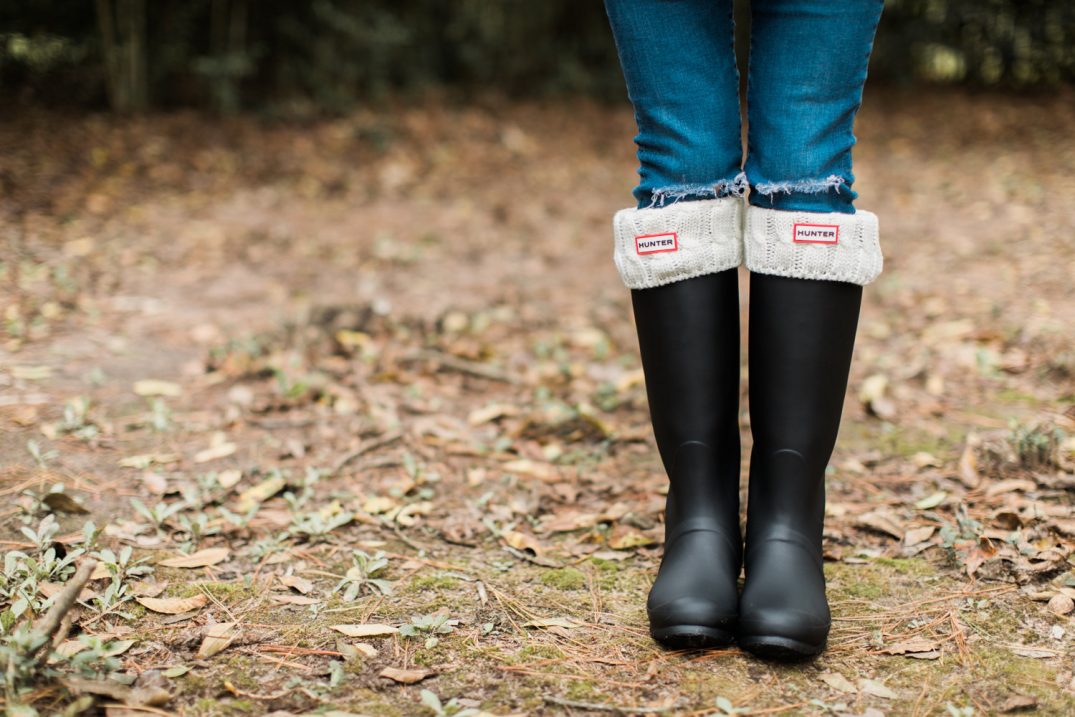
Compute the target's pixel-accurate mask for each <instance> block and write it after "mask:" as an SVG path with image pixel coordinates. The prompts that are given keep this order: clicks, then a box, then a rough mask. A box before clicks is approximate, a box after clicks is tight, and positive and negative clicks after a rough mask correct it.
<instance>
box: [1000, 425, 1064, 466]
mask: <svg viewBox="0 0 1075 717" xmlns="http://www.w3.org/2000/svg"><path fill="white" fill-rule="evenodd" d="M1010 428H1011V434H1010V435H1009V437H1008V441H1009V443H1011V446H1012V450H1013V451H1015V457H1016V460H1017V461H1018V462H1019V466H1020V467H1021V468H1025V469H1026V470H1040V469H1047V468H1055V467H1056V466H1058V465H1059V462H1060V458H1059V456H1060V446H1062V445H1063V444H1064V439H1065V438H1066V436H1065V435H1064V431H1063V430H1061V429H1060V428H1059V427H1058V426H1053V425H1050V424H1037V425H1029V426H1027V425H1021V424H1019V423H1017V422H1015V421H1012V423H1011V424H1010Z"/></svg>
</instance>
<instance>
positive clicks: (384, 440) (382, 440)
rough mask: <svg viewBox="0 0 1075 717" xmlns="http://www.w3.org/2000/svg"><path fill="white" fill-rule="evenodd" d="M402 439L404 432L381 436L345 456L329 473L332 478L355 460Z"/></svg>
mask: <svg viewBox="0 0 1075 717" xmlns="http://www.w3.org/2000/svg"><path fill="white" fill-rule="evenodd" d="M402 437H403V433H402V432H400V431H394V432H392V433H389V434H387V435H384V436H380V437H379V438H374V439H372V440H369V441H366V442H365V443H363V444H362V445H360V446H359V447H358V448H356V449H354V450H353V451H351V452H350V453H347V454H345V455H344V456H343V457H342V458H340V460H338V461H336V465H334V466H333V467H332V472H331V473H329V476H330V477H331V476H334V475H336V474H337V473H339V472H340V471H342V470H343V469H344V468H345V467H346V466H347V464H348V463H350V462H351V461H353V460H354V459H356V458H358V457H359V456H361V455H362V454H364V453H369V452H370V451H372V450H373V449H375V448H380V447H381V446H386V445H388V444H389V443H392V442H394V441H398V440H399V439H400V438H402Z"/></svg>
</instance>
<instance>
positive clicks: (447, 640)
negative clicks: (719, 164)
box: [0, 89, 1075, 717]
mask: <svg viewBox="0 0 1075 717" xmlns="http://www.w3.org/2000/svg"><path fill="white" fill-rule="evenodd" d="M1072 106H1075V97H1073V96H1072V95H1071V93H1070V92H1064V93H1059V94H1056V95H1052V96H1046V97H1016V96H1008V95H995V94H983V95H973V94H964V93H957V92H954V91H951V90H945V91H940V90H938V91H931V92H922V91H915V92H900V91H894V90H892V91H886V90H881V89H876V90H874V91H872V92H868V93H867V101H866V104H865V106H864V108H863V111H862V113H861V115H860V119H859V125H858V136H859V144H858V146H857V148H856V155H855V160H856V175H857V181H856V185H855V186H856V189H857V190H858V191H859V192H860V199H859V201H858V206H860V207H862V208H865V209H870V210H872V211H874V212H876V213H877V214H878V215H879V216H880V219H881V227H882V247H883V249H884V252H885V271H884V273H883V274H882V275H881V277H880V278H879V279H878V280H877V281H876V282H875V283H874V284H872V285H871V286H870V287H869V288H868V289H867V291H866V299H865V306H864V310H863V316H862V321H861V324H860V331H859V340H858V344H857V347H856V358H855V363H854V367H853V371H852V379H851V386H850V388H849V391H848V397H847V402H846V406H845V412H844V422H843V426H842V429H841V434H840V439H839V443H838V446H837V449H836V453H835V455H834V456H833V459H832V462H831V467H830V474H829V479H828V519H827V524H826V556H827V558H828V560H827V563H826V572H827V575H828V579H829V598H830V602H831V604H832V608H833V614H834V627H833V632H832V635H831V638H830V647H829V649H828V650H827V651H826V652H825V653H824V654H823V655H822V656H821V657H820V658H818V659H817V660H815V661H813V662H810V663H806V664H802V665H793V666H779V665H773V664H767V663H765V662H762V661H759V660H757V659H755V658H753V657H749V656H747V655H746V654H744V653H741V652H740V651H738V650H736V649H728V650H721V651H709V652H694V653H677V652H668V651H665V650H662V649H661V648H660V647H659V646H657V645H656V644H654V643H653V642H652V641H651V640H650V639H649V637H648V634H647V631H646V619H645V610H644V603H645V597H646V592H647V590H648V587H649V584H650V581H651V580H652V578H653V575H654V574H655V571H656V568H657V565H658V562H659V557H660V540H661V538H662V526H661V523H660V521H661V509H662V505H663V496H662V491H663V489H664V483H665V479H664V477H663V474H662V473H661V472H660V467H659V463H658V459H657V456H656V451H655V447H654V444H653V440H652V436H651V434H650V427H649V423H648V415H647V413H646V401H645V391H644V384H643V382H642V375H641V371H640V363H639V359H638V353H637V342H636V339H635V336H634V329H633V325H632V318H631V311H630V303H629V295H628V292H627V290H626V289H624V288H623V286H622V284H621V283H620V280H619V277H618V276H617V274H616V273H615V268H614V266H613V264H612V261H611V253H612V244H611V229H610V218H611V215H612V213H613V212H614V211H615V210H617V209H619V208H621V207H623V206H627V205H628V204H630V203H631V199H630V194H629V192H630V190H631V187H632V186H633V180H634V174H633V172H634V167H635V163H634V157H633V152H634V148H633V145H632V143H631V138H632V136H633V134H634V127H633V121H632V117H631V114H630V110H629V108H627V107H626V106H615V107H605V106H599V105H592V104H587V103H581V102H571V101H566V100H565V101H560V102H556V103H531V104H518V103H507V102H503V101H498V100H487V101H483V102H479V103H476V104H470V105H467V106H454V105H452V104H450V103H448V102H443V101H442V102H432V101H430V102H428V103H424V104H418V105H414V104H412V105H403V106H394V107H390V108H380V109H376V110H374V109H370V110H366V111H360V112H356V113H355V114H353V115H350V116H347V117H344V118H339V119H332V120H325V121H320V122H316V123H309V124H294V123H290V124H289V123H277V122H273V121H270V120H266V119H259V118H254V117H247V118H240V119H230V120H215V119H211V118H206V117H202V116H197V115H186V114H177V115H165V116H150V117H145V118H137V119H122V118H115V117H108V116H84V117H69V116H59V115H55V114H50V113H44V112H42V113H37V112H22V113H16V114H6V115H5V116H4V117H3V118H2V119H0V190H2V193H3V194H2V197H0V232H2V236H0V252H2V254H0V302H2V314H3V316H2V320H3V328H2V329H0V342H2V343H0V426H2V432H0V495H2V496H3V499H4V500H3V503H2V504H0V539H2V540H3V543H2V544H3V548H4V551H5V553H6V560H5V566H4V575H3V578H2V582H0V586H2V587H3V590H2V591H0V609H2V611H3V612H2V613H0V630H2V633H0V637H2V639H3V640H4V642H3V646H4V647H5V650H7V652H5V653H4V654H5V655H8V658H9V659H7V670H8V671H7V685H8V687H7V693H6V701H7V707H8V709H9V710H15V703H16V702H19V703H24V704H33V705H34V706H35V707H36V709H37V710H39V711H40V712H41V713H42V714H47V713H53V712H58V711H59V710H61V709H63V706H64V705H71V704H72V703H73V701H74V700H75V699H76V698H77V697H78V696H80V695H82V696H83V699H82V701H81V702H76V703H74V704H75V707H72V708H70V709H69V710H68V712H67V714H74V713H75V712H76V711H77V710H78V709H102V708H103V709H105V710H106V711H107V712H108V714H110V715H133V714H150V713H152V714H185V715H245V714H264V713H277V714H280V715H285V714H307V713H327V714H336V715H340V714H363V715H451V714H460V715H477V714H485V715H502V716H503V715H539V714H542V715H543V714H550V715H552V714H563V715H589V714H593V715H600V714H640V715H641V714H677V715H731V714H743V715H749V714H753V715H758V714H790V715H797V714H803V715H869V716H870V717H878V716H881V715H949V716H951V717H968V716H970V715H991V714H1000V713H1008V712H1035V713H1037V714H1043V715H1062V714H1073V713H1075V676H1073V670H1075V650H1073V646H1075V621H1073V617H1072V615H1073V611H1072V608H1073V601H1072V598H1075V570H1073V566H1075V557H1073V555H1072V549H1073V547H1075V516H1073V514H1072V505H1073V501H1072V497H1073V491H1075V440H1073V438H1072V436H1073V435H1075V341H1073V339H1075V293H1073V291H1072V283H1073V281H1072V280H1073V278H1075V232H1073V230H1072V227H1073V226H1075V201H1073V200H1075V141H1073V140H1072V137H1073V136H1075V114H1073V113H1072V112H1071V108H1072ZM742 278H743V279H745V274H744V275H743V277H742ZM741 286H742V287H743V290H742V295H743V296H742V298H743V305H744V317H745V316H746V313H745V312H746V305H747V302H748V297H747V295H746V282H745V281H743V282H742V283H741ZM744 330H745V321H744ZM744 345H745V344H744ZM746 381H747V377H746V372H745V356H744V382H743V386H744V400H743V402H742V426H743V440H744V447H745V449H749V445H750V443H749V441H750V432H749V415H748V412H747V406H746V401H745V387H746ZM748 455H749V450H744V460H746V458H747V457H748ZM746 469H747V465H746V463H744V476H745V475H746ZM745 488H746V480H745V478H744V480H743V489H744V505H745ZM57 494H60V495H57ZM49 515H54V516H55V525H53V524H52V520H50V519H49V518H48V516H49ZM87 521H92V522H93V524H94V529H91V530H90V531H89V535H90V537H87V532H86V531H84V529H83V526H84V524H85V523H86V522H87ZM125 547H130V548H131V549H132V550H131V551H130V555H129V556H128V555H125V553H124V550H123V549H124V548H125ZM49 550H53V551H54V552H53V553H49V552H48V551H49ZM80 551H84V552H80ZM379 552H383V556H380V555H378V553H379ZM91 554H92V555H94V556H95V557H96V558H97V559H98V560H99V561H100V562H99V566H98V570H97V572H96V573H95V574H94V577H93V579H92V580H91V581H90V582H89V583H88V585H87V587H86V589H85V590H84V591H83V592H82V594H81V596H80V599H79V601H78V603H77V604H76V605H75V607H74V608H73V610H72V612H71V613H69V615H68V621H67V623H65V625H64V626H63V627H62V628H61V630H60V635H58V637H57V644H58V645H59V652H61V653H62V654H63V655H65V657H57V658H56V659H55V660H54V662H53V663H52V664H51V665H50V666H42V665H40V664H38V665H36V666H33V667H32V668H31V669H29V672H28V675H29V676H28V677H24V678H22V681H21V682H18V681H17V680H15V678H13V676H12V675H13V672H12V671H13V670H14V669H15V667H13V665H16V664H22V663H18V659H21V658H10V655H11V654H13V653H11V649H12V648H11V644H13V643H11V640H12V639H13V638H12V637H11V635H12V634H14V628H13V624H15V623H16V622H18V620H17V619H16V618H18V617H19V615H17V613H20V610H21V611H22V612H21V613H20V614H21V620H22V622H23V623H25V622H26V621H27V620H28V619H29V617H30V616H31V615H30V613H33V612H37V613H41V612H43V611H44V610H46V609H47V608H48V604H49V603H48V598H49V596H52V595H55V594H56V592H57V591H58V590H59V589H60V585H59V583H61V582H63V581H64V580H66V579H68V578H69V577H70V574H71V572H72V571H73V566H72V565H70V564H67V565H61V564H60V563H62V562H63V560H64V557H63V556H64V555H67V556H68V557H69V558H72V560H71V561H70V562H71V563H73V562H74V561H75V559H77V560H85V559H86V558H87V557H88V556H89V555H91ZM20 556H21V557H20ZM27 561H30V562H32V563H33V564H32V565H31V566H30V567H29V568H27V567H26V566H27V565H30V562H27ZM50 561H51V562H50ZM385 561H386V562H385ZM166 563H171V564H166ZM20 565H21V566H23V567H22V568H20V567H19V566H20ZM184 566H188V567H184ZM20 596H21V598H20ZM20 599H21V600H22V604H21V605H20V604H19V601H20ZM90 636H95V637H96V638H97V640H92V639H89V638H90ZM16 652H17V651H16ZM79 655H81V656H82V658H81V659H80V658H79ZM109 661H111V664H109ZM95 678H96V681H87V680H94V679H95ZM79 680H81V681H79ZM102 682H103V683H104V684H106V685H107V687H102ZM91 703H92V705H93V706H92V707H91ZM109 705H111V706H109ZM11 713H12V714H23V712H15V711H12V712H11ZM26 714H29V713H26Z"/></svg>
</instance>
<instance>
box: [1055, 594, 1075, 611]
mask: <svg viewBox="0 0 1075 717" xmlns="http://www.w3.org/2000/svg"><path fill="white" fill-rule="evenodd" d="M1048 607H1049V610H1050V611H1051V612H1053V613H1054V614H1056V615H1067V614H1068V613H1069V612H1071V611H1072V610H1075V600H1072V599H1071V598H1070V597H1068V596H1067V595H1064V594H1063V593H1057V594H1056V595H1053V596H1052V598H1050V600H1049V605H1048Z"/></svg>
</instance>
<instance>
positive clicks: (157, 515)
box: [131, 498, 187, 530]
mask: <svg viewBox="0 0 1075 717" xmlns="http://www.w3.org/2000/svg"><path fill="white" fill-rule="evenodd" d="M131 507H132V508H134V509H135V510H136V511H138V514H139V515H141V516H142V517H143V518H145V519H146V520H148V521H149V522H150V523H152V524H153V527H154V528H156V529H157V530H160V529H161V527H162V526H163V525H164V523H165V522H167V521H168V519H169V518H171V517H172V516H173V515H175V514H176V513H178V512H179V511H181V510H183V508H185V507H187V505H186V503H172V504H171V505H168V504H167V503H157V504H156V505H155V506H153V507H152V508H149V507H147V506H146V504H145V503H143V502H142V501H140V500H138V499H137V498H131Z"/></svg>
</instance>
